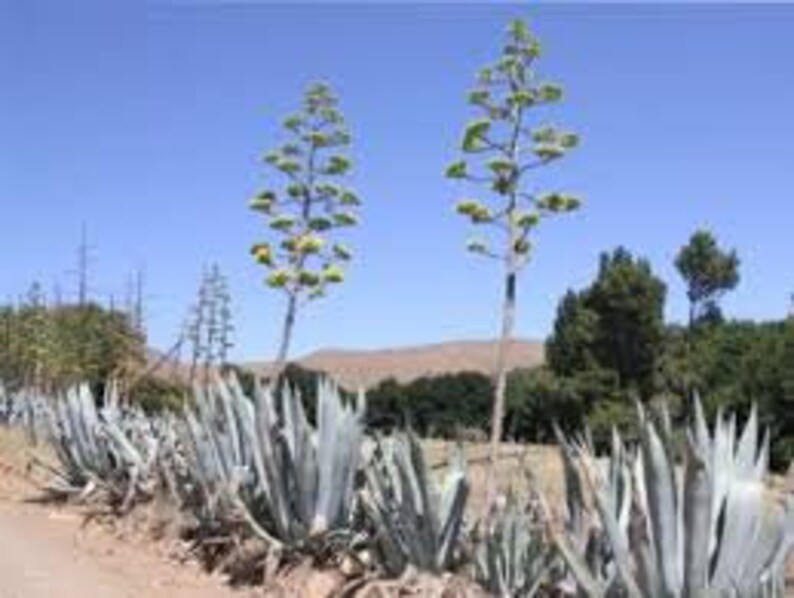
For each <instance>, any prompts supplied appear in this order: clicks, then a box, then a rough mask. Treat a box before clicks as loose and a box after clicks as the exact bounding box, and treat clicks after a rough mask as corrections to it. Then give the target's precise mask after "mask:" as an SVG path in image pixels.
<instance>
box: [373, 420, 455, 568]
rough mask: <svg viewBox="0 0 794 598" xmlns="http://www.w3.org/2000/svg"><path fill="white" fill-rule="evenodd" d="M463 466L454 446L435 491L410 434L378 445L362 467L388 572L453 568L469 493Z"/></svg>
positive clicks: (397, 436)
mask: <svg viewBox="0 0 794 598" xmlns="http://www.w3.org/2000/svg"><path fill="white" fill-rule="evenodd" d="M465 467H466V466H465V459H464V458H463V454H462V451H461V449H460V447H457V446H456V447H455V448H454V449H453V450H452V452H451V454H450V459H449V466H448V470H447V474H446V476H445V479H444V482H443V486H442V488H441V490H439V489H438V488H437V487H436V485H435V483H434V482H433V480H432V479H431V476H430V474H429V471H428V468H427V464H426V462H425V459H424V456H423V453H422V447H421V446H420V444H419V440H418V438H417V437H416V435H415V434H414V433H413V432H412V431H410V430H409V431H408V432H404V433H397V434H395V435H394V436H392V437H391V438H388V439H385V440H383V441H381V442H379V447H378V449H377V450H376V451H375V454H374V457H373V459H372V461H371V462H370V463H369V465H368V467H367V469H366V473H367V481H368V484H367V493H366V495H365V497H366V501H365V505H366V507H367V513H368V514H369V517H370V520H371V521H372V523H373V525H374V527H375V529H376V530H377V544H378V547H379V552H380V555H381V562H382V565H383V567H384V568H385V569H386V571H387V572H388V573H390V574H392V575H399V574H400V573H402V572H403V571H404V570H405V568H406V567H407V566H408V565H412V566H414V567H416V568H418V569H422V570H427V571H434V572H440V571H444V570H447V569H449V568H450V567H451V566H452V565H453V563H454V561H455V558H456V556H457V553H458V550H459V549H460V543H461V540H462V529H463V518H464V511H465V507H466V500H467V497H468V491H469V483H468V480H467V478H466V468H465Z"/></svg>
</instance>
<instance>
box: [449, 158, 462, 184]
mask: <svg viewBox="0 0 794 598" xmlns="http://www.w3.org/2000/svg"><path fill="white" fill-rule="evenodd" d="M446 176H447V178H450V179H463V178H466V162H465V161H464V160H459V161H458V162H454V163H452V164H450V165H449V167H448V168H447V171H446Z"/></svg>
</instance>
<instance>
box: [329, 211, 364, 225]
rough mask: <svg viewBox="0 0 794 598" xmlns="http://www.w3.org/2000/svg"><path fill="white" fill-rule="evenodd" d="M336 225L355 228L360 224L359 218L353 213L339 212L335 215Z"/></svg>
mask: <svg viewBox="0 0 794 598" xmlns="http://www.w3.org/2000/svg"><path fill="white" fill-rule="evenodd" d="M333 219H334V224H336V225H337V226H355V225H356V224H358V217H357V216H356V215H355V214H353V213H352V212H339V213H337V214H334V215H333Z"/></svg>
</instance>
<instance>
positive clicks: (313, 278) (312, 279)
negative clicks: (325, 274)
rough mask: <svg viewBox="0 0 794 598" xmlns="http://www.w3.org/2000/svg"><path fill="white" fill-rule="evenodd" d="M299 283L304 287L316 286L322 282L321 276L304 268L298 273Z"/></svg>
mask: <svg viewBox="0 0 794 598" xmlns="http://www.w3.org/2000/svg"><path fill="white" fill-rule="evenodd" d="M298 283H299V284H300V285H301V286H304V287H316V286H317V285H319V284H320V276H319V275H318V274H317V273H315V272H310V271H309V270H302V271H301V272H300V273H299V274H298Z"/></svg>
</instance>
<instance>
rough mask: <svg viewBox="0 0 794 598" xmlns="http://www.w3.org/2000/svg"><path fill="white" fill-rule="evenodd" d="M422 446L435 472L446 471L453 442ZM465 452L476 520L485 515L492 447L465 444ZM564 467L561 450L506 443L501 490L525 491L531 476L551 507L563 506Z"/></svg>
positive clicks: (427, 442)
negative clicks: (445, 467) (489, 460)
mask: <svg viewBox="0 0 794 598" xmlns="http://www.w3.org/2000/svg"><path fill="white" fill-rule="evenodd" d="M422 445H423V447H424V450H425V454H426V455H427V459H428V462H429V464H430V466H431V467H432V468H433V469H437V470H443V468H444V466H445V465H446V463H447V456H448V454H449V450H450V448H451V445H452V442H450V441H446V440H424V441H423V442H422ZM463 452H464V454H465V456H466V462H467V464H468V465H467V466H468V473H469V481H470V483H471V495H470V498H469V503H468V508H469V512H470V514H471V515H472V516H477V515H479V514H481V513H482V510H483V507H484V505H485V499H486V496H485V494H486V488H485V484H486V477H487V475H486V474H487V470H488V454H489V445H488V444H487V443H472V442H466V443H463ZM562 467H563V466H562V459H561V456H560V453H559V450H558V449H557V448H556V447H554V446H547V445H534V444H513V443H505V444H503V445H502V450H501V457H500V459H499V461H498V463H497V474H496V475H497V481H498V485H499V489H500V491H506V490H508V489H513V490H515V491H517V492H523V491H526V490H527V489H528V484H529V479H528V475H531V477H532V479H533V480H534V484H535V485H536V487H537V488H538V489H539V490H540V491H541V492H542V493H543V495H544V496H545V497H546V499H547V500H548V502H549V504H550V505H552V506H554V505H558V504H562V502H561V501H564V497H565V487H564V485H563V482H564V479H563V469H562ZM440 472H441V471H439V473H440Z"/></svg>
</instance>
